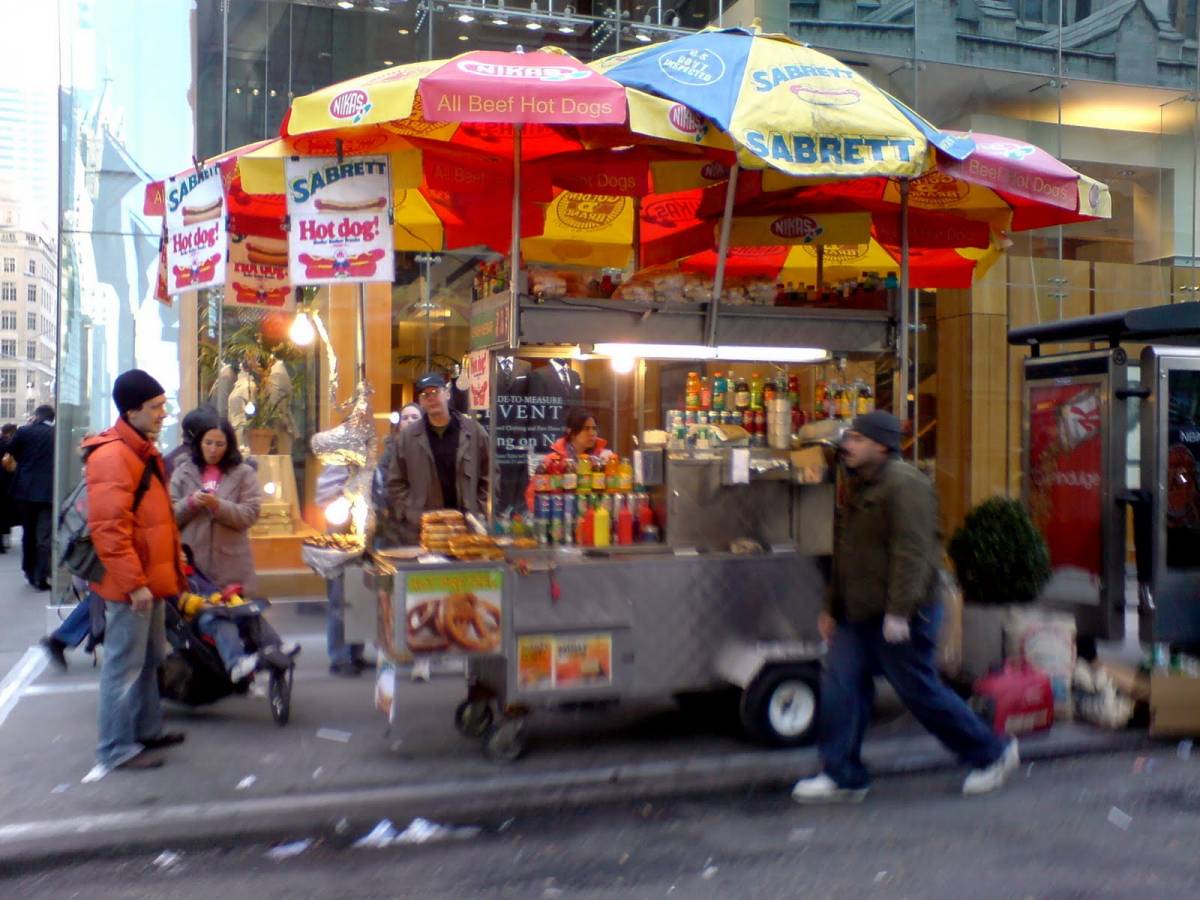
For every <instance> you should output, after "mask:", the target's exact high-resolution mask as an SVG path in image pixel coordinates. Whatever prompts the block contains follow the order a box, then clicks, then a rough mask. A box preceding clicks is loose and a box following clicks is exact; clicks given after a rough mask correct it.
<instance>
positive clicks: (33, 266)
mask: <svg viewBox="0 0 1200 900" xmlns="http://www.w3.org/2000/svg"><path fill="white" fill-rule="evenodd" d="M26 272H27V274H29V275H36V274H37V260H36V259H31V260H29V263H28V266H27V269H26Z"/></svg>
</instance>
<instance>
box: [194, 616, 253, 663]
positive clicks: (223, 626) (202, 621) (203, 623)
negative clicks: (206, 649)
mask: <svg viewBox="0 0 1200 900" xmlns="http://www.w3.org/2000/svg"><path fill="white" fill-rule="evenodd" d="M196 624H197V625H199V627H200V633H201V634H206V635H208V636H209V637H210V638H212V639H213V643H214V644H216V645H217V653H218V654H220V656H221V662H223V663H224V664H225V671H226V672H228V671H229V670H230V669H232V668H233V667H234V665H236V664H237V661H238V660H239V659H241V658H242V657H243V656H245V655H246V650H245V648H244V647H243V646H242V635H241V632H239V631H238V627H237V623H236V622H234V621H232V620H231V619H226V618H223V617H221V616H215V615H213V614H212V613H201V614H200V618H199V619H198V620H197V623H196Z"/></svg>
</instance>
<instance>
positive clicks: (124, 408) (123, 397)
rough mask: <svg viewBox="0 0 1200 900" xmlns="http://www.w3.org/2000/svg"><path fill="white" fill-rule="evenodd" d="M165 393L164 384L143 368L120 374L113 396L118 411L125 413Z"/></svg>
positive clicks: (114, 386) (114, 383)
mask: <svg viewBox="0 0 1200 900" xmlns="http://www.w3.org/2000/svg"><path fill="white" fill-rule="evenodd" d="M165 393H166V391H165V390H163V386H162V385H161V384H159V383H158V382H157V381H156V380H155V379H154V376H153V375H151V374H149V373H148V372H143V371H142V370H141V369H130V370H129V371H128V372H122V373H121V374H120V375H118V376H117V380H116V381H114V382H113V389H112V398H113V403H115V404H116V406H117V412H119V413H120V414H121V415H125V413H127V412H129V411H130V410H131V409H137V408H139V407H140V406H141V405H142V404H143V403H145V402H146V401H147V400H153V399H154V398H155V397H158V396H160V395H162V394H165Z"/></svg>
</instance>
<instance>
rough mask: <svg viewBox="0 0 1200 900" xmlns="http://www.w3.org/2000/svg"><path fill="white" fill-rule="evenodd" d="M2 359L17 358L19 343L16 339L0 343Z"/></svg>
mask: <svg viewBox="0 0 1200 900" xmlns="http://www.w3.org/2000/svg"><path fill="white" fill-rule="evenodd" d="M0 357H3V358H4V359H16V358H17V342H16V339H13V340H11V341H7V340H5V341H0Z"/></svg>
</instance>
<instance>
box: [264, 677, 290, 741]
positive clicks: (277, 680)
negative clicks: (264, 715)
mask: <svg viewBox="0 0 1200 900" xmlns="http://www.w3.org/2000/svg"><path fill="white" fill-rule="evenodd" d="M267 698H268V699H269V700H270V701H271V718H272V719H274V720H275V724H276V725H278V726H279V727H280V728H282V727H283V726H284V725H286V724H287V723H288V718H289V717H290V716H291V714H292V673H291V670H290V669H289V670H285V671H280V670H279V669H272V670H271V680H270V684H269V686H268V688H267Z"/></svg>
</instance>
